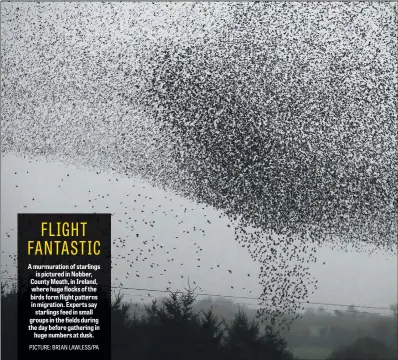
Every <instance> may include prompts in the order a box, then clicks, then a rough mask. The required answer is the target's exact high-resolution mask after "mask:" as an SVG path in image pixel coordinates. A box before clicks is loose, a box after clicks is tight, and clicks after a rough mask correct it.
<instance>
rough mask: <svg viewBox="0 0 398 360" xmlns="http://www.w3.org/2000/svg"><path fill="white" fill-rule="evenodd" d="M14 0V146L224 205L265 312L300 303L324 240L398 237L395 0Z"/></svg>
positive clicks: (10, 57) (10, 107)
mask: <svg viewBox="0 0 398 360" xmlns="http://www.w3.org/2000/svg"><path fill="white" fill-rule="evenodd" d="M2 8H3V17H2V32H3V36H2V40H1V41H2V73H3V77H2V88H3V96H2V98H3V117H2V120H1V121H2V133H1V137H2V152H11V151H12V152H19V153H22V154H24V155H32V156H36V155H42V156H45V157H47V158H48V159H53V158H55V159H62V160H63V161H70V162H73V163H76V164H78V165H80V166H83V167H85V168H88V167H89V168H92V169H95V171H102V170H112V171H115V172H117V173H119V174H121V175H124V176H129V177H136V178H142V179H144V180H145V181H148V182H149V183H151V184H153V185H155V186H158V187H161V188H164V189H167V190H169V191H173V192H175V193H177V194H179V195H182V196H184V197H186V198H189V199H191V200H193V201H195V202H197V203H200V204H204V206H206V207H212V208H215V209H217V210H219V211H220V212H221V213H222V215H225V216H227V217H228V218H230V219H231V224H230V226H232V227H234V229H235V239H236V241H238V242H239V243H240V244H241V245H242V246H243V247H244V248H246V249H247V250H248V251H249V253H250V255H251V256H252V258H253V259H254V260H255V261H257V262H259V263H260V265H261V273H260V275H259V282H260V283H261V285H262V286H263V293H262V294H261V297H260V298H261V299H262V301H263V303H264V311H262V312H261V315H268V316H270V317H271V318H272V319H275V318H276V317H277V316H278V315H279V314H280V313H281V312H282V311H283V312H285V313H286V312H292V313H294V312H295V311H296V310H297V308H298V307H299V302H298V301H296V300H297V299H305V298H306V297H307V296H308V287H309V286H310V285H311V284H313V283H315V281H314V280H313V279H311V277H310V274H309V272H308V266H307V264H308V263H309V262H314V261H316V256H315V253H316V248H317V247H318V246H320V245H324V244H330V245H332V246H338V247H340V248H341V247H347V245H350V246H354V247H355V248H356V249H357V250H359V251H371V250H372V249H374V248H376V249H382V250H386V251H390V252H391V251H392V252H396V250H397V235H398V231H397V230H398V229H397V220H398V216H397V209H398V198H397V184H398V182H397V180H398V164H397V157H396V149H397V130H398V129H397V121H396V119H397V99H396V86H397V84H396V72H397V70H396V65H395V64H396V60H395V59H396V58H397V56H398V53H397V49H398V46H397V30H396V26H395V20H396V16H397V5H396V4H393V3H350V4H347V3H323V4H321V3H261V2H254V3H181V4H171V3H155V4H149V3H137V4H115V3H110V4H101V5H99V4H90V3H79V4H58V3H50V4H45V3H42V4H30V3H29V4H19V3H18V4H6V5H2ZM101 196H102V195H101ZM132 202H134V199H132ZM94 208H95V207H94ZM171 214H172V213H171V212H169V213H168V215H170V216H171ZM129 221H130V223H129V224H126V225H128V226H134V219H129ZM147 222H148V226H156V225H155V224H154V223H153V222H151V221H150V220H148V221H147ZM196 231H200V230H199V229H196ZM119 240H121V239H119ZM143 241H145V243H143V245H145V246H147V248H148V251H149V247H150V246H152V249H151V252H152V251H155V249H157V248H158V246H157V245H158V244H157V243H155V242H154V241H152V239H143ZM151 243H153V244H151ZM115 245H116V243H115ZM118 245H119V246H126V244H125V243H123V242H121V243H119V244H118ZM134 251H135V253H136V252H139V251H140V250H139V249H138V248H137V249H135V250H134ZM225 252H226V253H227V252H228V249H225ZM139 254H140V256H143V254H144V251H143V249H141V251H140V252H139ZM135 256H136V258H135V259H136V260H137V259H138V257H137V255H135ZM124 257H125V258H124ZM124 257H123V258H122V257H121V258H120V260H123V261H124V260H126V259H127V257H128V256H127V254H125V255H124ZM133 258H134V255H133V256H132V258H131V259H132V261H133ZM144 258H145V261H150V260H149V257H148V255H146V256H144ZM151 265H152V266H157V264H154V263H152V264H151ZM314 286H315V287H316V284H315V285H314ZM270 298H271V302H272V304H273V305H274V306H276V307H278V309H277V310H272V311H270V310H269V308H267V306H265V304H269V299H270Z"/></svg>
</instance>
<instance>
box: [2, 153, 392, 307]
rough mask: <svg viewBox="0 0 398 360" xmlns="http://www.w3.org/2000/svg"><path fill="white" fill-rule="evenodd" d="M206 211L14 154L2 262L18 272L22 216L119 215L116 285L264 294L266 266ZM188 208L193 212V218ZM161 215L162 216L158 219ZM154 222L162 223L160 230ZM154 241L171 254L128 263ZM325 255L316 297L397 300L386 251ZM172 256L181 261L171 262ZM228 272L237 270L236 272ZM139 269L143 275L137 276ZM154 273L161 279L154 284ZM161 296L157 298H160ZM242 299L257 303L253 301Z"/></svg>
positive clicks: (7, 178)
mask: <svg viewBox="0 0 398 360" xmlns="http://www.w3.org/2000/svg"><path fill="white" fill-rule="evenodd" d="M68 175H69V176H68ZM102 196H103V197H102ZM145 197H147V198H146V199H145ZM149 198H151V199H149ZM134 200H136V202H135V201H134ZM202 207H203V206H202V205H198V204H194V203H191V202H189V201H187V200H186V199H182V198H180V197H177V196H175V195H173V194H171V193H167V192H165V191H162V190H160V189H157V188H154V187H152V186H150V185H148V184H146V183H144V182H142V181H139V180H137V179H134V178H123V177H120V176H119V175H115V174H111V173H101V174H97V173H96V172H95V171H91V172H90V171H87V170H81V169H78V168H76V167H75V166H72V165H65V164H62V163H60V162H46V161H44V160H42V159H40V158H37V159H33V160H28V159H24V158H21V157H18V156H16V155H14V154H7V155H5V156H3V157H2V164H1V225H2V226H1V239H2V243H1V245H2V250H3V251H4V252H5V253H4V254H2V258H1V260H2V269H3V270H4V269H7V270H10V269H11V267H12V266H11V265H10V264H11V261H10V259H9V257H8V255H9V254H13V253H15V252H16V248H17V247H16V244H17V237H16V235H17V233H16V227H17V214H18V213H23V212H31V213H35V212H41V213H46V212H49V213H56V212H62V213H68V212H94V211H95V212H108V213H109V212H110V213H112V214H114V216H113V217H112V238H114V239H117V238H119V237H120V238H121V239H123V240H126V246H125V248H123V249H122V248H120V247H116V245H118V244H119V246H120V242H119V241H118V242H116V245H114V246H113V248H112V252H113V258H114V261H113V264H114V269H113V273H112V278H113V284H114V285H117V284H119V283H120V282H121V283H122V284H123V285H124V286H125V287H135V288H150V289H163V290H165V289H166V287H167V286H170V287H171V289H172V290H176V289H183V288H184V287H186V286H187V278H188V277H189V278H190V281H191V285H193V284H192V283H193V281H195V282H196V284H197V285H199V286H201V288H202V290H199V289H198V290H197V291H198V292H202V293H203V292H204V293H212V294H223V295H236V296H250V297H251V296H253V297H255V296H258V295H259V294H260V293H261V287H260V285H259V284H258V283H257V274H258V272H259V266H260V265H259V264H257V263H254V262H253V260H252V259H251V258H250V256H249V253H248V252H247V250H246V249H244V248H242V247H241V246H240V245H239V244H238V243H237V242H236V241H235V240H234V238H233V230H231V229H232V228H228V227H227V224H228V223H229V220H228V219H226V218H224V217H223V218H221V219H220V218H219V213H217V212H216V211H214V210H211V209H209V208H207V209H205V210H202ZM185 208H187V209H188V210H187V212H186V213H184V211H183V209H185ZM154 210H158V211H157V212H155V213H154V214H152V212H153V211H154ZM163 212H165V213H163ZM176 215H177V217H176ZM129 218H131V219H129ZM135 220H137V222H135ZM207 220H209V221H210V222H211V224H209V223H208V222H207ZM150 221H155V224H154V226H153V227H151V226H150ZM181 221H182V222H183V223H180V222H181ZM145 222H147V224H145ZM132 226H133V227H134V228H133V229H132ZM193 227H196V228H197V229H199V228H200V229H203V230H204V231H205V235H203V232H202V231H192V229H193ZM187 231H189V234H188V233H187ZM137 233H138V234H139V237H138V238H137V237H136V234H137ZM8 235H10V236H8ZM153 237H154V243H159V244H162V246H163V249H161V248H160V247H157V248H156V251H153V254H154V255H153V256H152V255H150V253H148V252H146V251H144V253H145V254H146V256H147V257H148V259H149V260H146V261H144V262H142V261H138V262H137V263H135V264H133V266H132V267H130V266H129V263H128V262H127V261H126V260H125V259H122V258H121V257H122V256H127V255H126V254H128V253H129V251H130V249H134V252H132V254H134V255H130V257H131V258H134V257H135V255H136V254H137V249H139V248H142V249H146V248H145V246H144V244H143V243H142V242H143V241H148V240H149V242H150V241H151V239H152V238H153ZM176 237H178V239H177V238H176ZM195 243H196V244H197V245H199V246H200V247H201V248H202V249H203V251H201V252H200V254H197V253H196V251H198V248H197V246H196V245H194V244H195ZM173 248H176V249H175V250H174V249H173ZM167 252H169V254H167ZM198 256H199V257H200V262H198V261H197V258H198ZM317 257H318V261H317V263H316V264H312V265H310V267H311V269H312V274H313V275H314V276H315V278H316V279H317V280H318V282H319V285H318V290H316V291H315V294H313V295H311V296H310V297H309V299H308V300H310V301H312V302H324V303H333V304H356V305H364V306H376V307H388V306H389V305H390V304H392V303H394V302H395V301H396V298H397V258H396V256H393V255H386V254H381V253H374V254H373V255H370V256H369V255H368V254H367V253H361V254H359V253H356V252H344V251H337V250H331V249H327V248H323V249H320V250H319V251H318V253H317ZM171 258H174V262H171V261H167V260H170V259H171ZM151 262H155V263H158V264H159V267H156V268H151V267H150V263H151ZM323 262H326V264H325V265H323ZM181 263H182V264H183V265H181ZM197 264H200V268H198V267H197ZM216 264H218V265H220V267H219V268H217V267H216ZM211 267H213V270H211V269H210V268H211ZM161 269H162V270H167V271H166V272H164V275H160V273H161V271H160V270H161ZM228 269H231V270H232V275H231V274H230V273H229V272H228V271H227V270H228ZM127 272H129V274H130V275H129V276H127V275H126V273H127ZM136 272H137V273H138V274H139V275H140V277H139V278H138V277H136V276H135V273H136ZM248 273H250V274H251V276H250V277H248V276H247V274H248ZM14 274H15V269H14ZM181 274H182V275H183V276H184V278H183V279H182V278H181ZM149 276H152V277H153V278H152V279H148V277H149ZM126 277H127V278H126ZM169 281H170V282H171V283H172V284H171V285H170V284H169V283H168V282H169ZM231 286H233V287H234V289H231ZM242 288H245V290H243V289H242ZM250 291H251V293H250ZM125 292H126V298H127V299H131V300H132V301H140V299H141V298H142V296H139V294H142V293H144V294H145V298H146V299H145V300H147V299H148V295H147V292H139V291H133V290H125ZM161 295H162V294H155V293H152V296H161ZM236 301H240V302H242V303H251V304H255V303H256V301H255V300H247V299H245V300H242V299H241V300H236ZM314 306H318V305H314ZM325 307H326V308H329V309H336V308H339V307H336V306H325ZM362 310H366V309H362ZM372 311H376V312H385V310H372Z"/></svg>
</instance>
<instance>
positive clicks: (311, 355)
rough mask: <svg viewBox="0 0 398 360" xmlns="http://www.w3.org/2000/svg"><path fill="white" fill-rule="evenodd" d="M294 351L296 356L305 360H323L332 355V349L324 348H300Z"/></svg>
mask: <svg viewBox="0 0 398 360" xmlns="http://www.w3.org/2000/svg"><path fill="white" fill-rule="evenodd" d="M292 351H293V354H294V356H297V357H298V358H299V359H303V360H323V359H326V358H327V357H328V356H329V355H330V354H331V353H332V349H328V348H322V347H298V348H293V349H292Z"/></svg>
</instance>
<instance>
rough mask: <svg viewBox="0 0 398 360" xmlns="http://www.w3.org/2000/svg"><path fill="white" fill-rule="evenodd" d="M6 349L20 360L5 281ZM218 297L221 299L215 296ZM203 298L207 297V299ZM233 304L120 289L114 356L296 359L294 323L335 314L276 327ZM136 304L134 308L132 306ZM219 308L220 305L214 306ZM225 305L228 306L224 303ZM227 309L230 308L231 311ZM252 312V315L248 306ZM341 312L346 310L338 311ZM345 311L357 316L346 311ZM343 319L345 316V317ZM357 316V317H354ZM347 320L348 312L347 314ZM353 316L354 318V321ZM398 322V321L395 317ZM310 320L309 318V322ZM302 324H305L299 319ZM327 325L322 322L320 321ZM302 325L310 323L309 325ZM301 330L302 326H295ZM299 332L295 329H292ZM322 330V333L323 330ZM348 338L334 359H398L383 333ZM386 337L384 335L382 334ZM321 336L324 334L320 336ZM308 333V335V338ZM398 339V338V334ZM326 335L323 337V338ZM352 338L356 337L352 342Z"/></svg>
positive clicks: (7, 356)
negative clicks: (128, 296) (127, 295)
mask: <svg viewBox="0 0 398 360" xmlns="http://www.w3.org/2000/svg"><path fill="white" fill-rule="evenodd" d="M1 290H2V294H1V300H2V306H1V322H2V333H1V336H2V353H1V359H4V360H16V359H17V356H16V350H17V291H16V289H15V288H12V289H10V290H8V291H6V288H5V287H4V285H3V284H2V289H1ZM215 303H216V302H215ZM203 304H204V303H203ZM229 305H230V306H231V308H230V310H231V309H232V308H233V307H234V306H235V310H237V311H236V312H235V313H234V315H233V316H231V317H230V318H229V319H225V318H224V317H223V316H219V315H218V314H216V313H215V312H214V309H213V307H209V306H208V307H207V308H206V309H203V308H202V309H201V308H200V301H199V302H197V301H196V298H195V296H194V293H193V291H191V290H189V289H188V290H186V291H184V292H170V294H169V297H166V298H163V299H161V300H160V301H156V300H153V302H152V303H151V304H147V305H145V306H144V307H141V309H140V308H139V306H138V305H137V306H134V305H131V304H127V303H126V302H124V301H123V295H122V294H120V293H119V294H118V295H117V296H115V299H114V300H113V302H112V307H111V313H112V360H128V359H132V358H139V359H140V360H146V359H147V360H156V359H162V360H163V359H167V360H169V359H173V360H179V359H181V360H182V359H184V360H186V359H189V360H199V359H200V360H210V359H212V360H223V359H225V360H227V359H228V360H235V359H236V360H238V359H239V360H245V359H248V360H249V359H250V360H256V359H262V360H264V359H269V360H293V359H295V357H294V356H293V354H292V352H291V351H290V349H289V348H291V347H292V346H291V345H290V344H289V343H288V342H287V341H286V339H287V338H290V340H291V338H292V336H293V337H294V336H298V335H297V332H295V330H294V328H295V327H296V328H297V324H300V321H301V326H303V321H304V324H305V322H306V321H307V322H308V319H310V318H313V319H314V317H318V319H317V321H318V322H319V319H321V318H322V317H334V316H333V315H331V314H325V313H322V314H318V315H316V314H314V313H307V314H305V315H304V317H303V319H301V320H298V321H297V322H295V323H293V328H292V330H290V331H289V332H286V333H277V332H276V331H275V330H274V329H272V328H271V327H270V326H269V325H265V326H260V323H259V322H258V321H257V320H256V319H255V318H253V316H252V315H253V314H250V311H251V309H248V308H241V307H237V308H236V306H237V304H234V303H232V302H231V303H230V304H229ZM132 306H133V308H135V309H132ZM215 308H216V309H217V307H216V306H215ZM224 310H225V308H224ZM230 310H225V311H226V312H225V313H224V315H225V314H232V312H231V311H230ZM247 311H248V312H249V315H248V314H247V313H246V312H247ZM339 316H340V317H341V316H342V315H339ZM344 316H356V315H353V314H350V315H349V314H348V313H347V314H346V315H344ZM340 320H341V319H340ZM351 320H353V319H351ZM317 321H314V320H313V321H312V323H316V322H317ZM345 321H347V323H348V318H347V319H346V320H345ZM352 322H353V321H352ZM395 324H396V323H395ZM307 325H308V324H307ZM299 326H300V325H299ZM321 328H322V327H321ZM303 329H306V327H305V326H304V327H303ZM296 330H297V329H296ZM292 334H296V335H292ZM298 334H301V335H300V336H299V338H300V339H301V343H300V342H299V338H297V339H296V340H297V341H296V346H305V345H306V343H307V342H308V338H313V339H318V341H319V338H320V337H319V336H315V337H314V336H309V334H308V332H307V331H304V333H300V332H299V333H298ZM318 335H319V334H318ZM364 335H365V336H362V337H360V338H353V339H354V340H352V341H351V339H346V340H345V341H344V342H342V344H343V345H342V346H339V347H338V348H337V349H335V351H334V352H333V353H332V354H331V356H330V359H333V360H343V359H350V360H354V359H361V360H363V359H369V360H377V359H382V360H390V359H392V360H393V359H397V356H396V351H394V349H393V348H392V347H390V346H388V345H387V344H386V341H385V340H386V339H388V337H386V336H385V333H384V335H380V334H379V336H374V337H373V338H372V337H368V336H366V334H364ZM380 337H381V338H382V339H381V340H379V338H380ZM321 338H322V337H321ZM306 339H307V340H306ZM395 339H396V338H395ZM320 341H322V340H320ZM349 342H351V343H349Z"/></svg>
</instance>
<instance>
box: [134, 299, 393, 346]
mask: <svg viewBox="0 0 398 360" xmlns="http://www.w3.org/2000/svg"><path fill="white" fill-rule="evenodd" d="M160 301H163V299H162V300H160ZM193 307H194V309H195V310H196V311H199V312H207V311H208V310H210V309H211V310H212V311H213V313H214V315H216V316H217V317H218V318H222V319H223V321H224V322H225V323H226V324H229V325H231V324H232V323H233V321H234V319H235V315H236V313H238V312H239V311H243V312H244V313H245V314H246V315H247V318H248V319H249V321H252V320H253V319H256V314H257V311H256V309H254V308H252V307H249V306H246V305H245V304H237V303H235V302H233V301H231V300H230V299H228V298H223V297H218V298H211V297H209V298H202V299H200V300H198V301H195V303H194V305H193ZM391 312H392V313H391V314H390V315H388V314H385V315H381V314H378V313H369V312H361V311H360V310H359V309H357V308H355V306H350V307H348V308H347V309H346V310H345V311H339V310H333V311H328V310H327V309H323V308H322V307H320V308H318V309H316V308H308V309H307V310H306V312H305V313H303V314H302V316H301V317H300V318H298V319H297V320H295V321H294V322H293V323H292V325H291V326H290V328H289V329H281V330H280V335H281V336H282V337H283V339H285V340H286V341H287V344H288V347H289V348H292V349H296V348H301V347H318V348H325V349H330V350H333V349H336V348H339V347H342V346H346V345H348V344H350V343H354V342H355V341H357V340H358V339H362V338H367V337H368V338H373V339H375V340H379V341H382V342H385V343H386V344H387V345H388V346H390V347H391V348H393V349H397V339H398V316H397V314H396V313H397V311H396V310H394V309H393V308H391ZM145 313H146V310H145V306H144V305H142V304H133V305H132V306H131V308H130V316H138V317H141V316H143V315H145ZM290 319H291V318H288V317H287V316H286V320H287V321H289V320H290ZM264 330H265V327H260V332H261V333H262V334H264Z"/></svg>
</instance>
